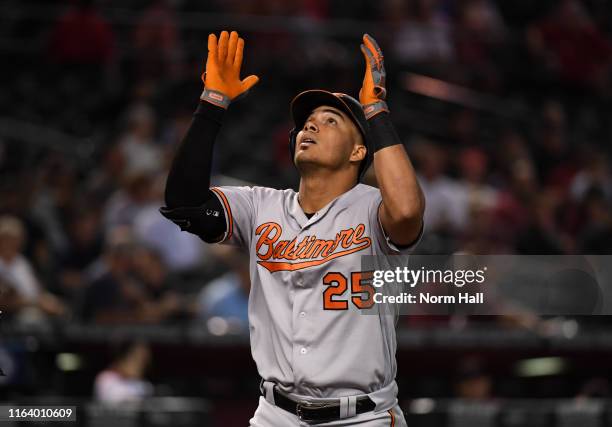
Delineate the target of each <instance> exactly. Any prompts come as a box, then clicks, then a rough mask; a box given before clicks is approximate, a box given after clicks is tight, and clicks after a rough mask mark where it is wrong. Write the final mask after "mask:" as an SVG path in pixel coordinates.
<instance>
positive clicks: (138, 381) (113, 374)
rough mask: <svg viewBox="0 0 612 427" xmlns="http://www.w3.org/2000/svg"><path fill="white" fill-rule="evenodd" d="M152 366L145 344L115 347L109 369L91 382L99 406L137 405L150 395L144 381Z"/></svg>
mask: <svg viewBox="0 0 612 427" xmlns="http://www.w3.org/2000/svg"><path fill="white" fill-rule="evenodd" d="M150 364H151V349H150V347H149V345H148V344H147V343H145V342H133V341H129V342H128V341H126V342H120V343H118V344H115V354H114V355H113V360H112V362H111V364H110V366H109V367H108V368H106V369H104V370H103V371H102V372H100V373H99V374H98V375H97V376H96V379H95V382H94V398H95V399H96V400H98V401H100V402H102V403H108V404H117V403H124V402H139V401H142V400H143V399H145V398H147V397H149V396H152V395H153V385H152V384H151V383H150V382H148V381H146V380H145V379H144V375H145V372H146V369H147V368H148V366H149V365H150Z"/></svg>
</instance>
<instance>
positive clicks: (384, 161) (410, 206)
mask: <svg viewBox="0 0 612 427" xmlns="http://www.w3.org/2000/svg"><path fill="white" fill-rule="evenodd" d="M361 51H362V52H363V55H364V57H365V61H366V70H365V76H364V79H363V86H362V88H361V90H360V91H359V101H360V102H361V104H362V106H363V109H364V112H365V115H366V118H367V119H368V124H369V125H370V135H371V140H372V145H373V146H374V170H375V172H376V180H377V181H378V185H379V187H380V192H381V194H382V200H383V201H382V204H381V205H380V208H379V217H380V222H381V223H382V226H383V228H384V230H385V233H386V234H387V235H388V236H389V238H390V239H391V241H392V242H393V243H395V244H397V245H402V246H403V245H410V244H412V243H413V242H414V241H415V240H416V239H417V238H418V236H419V233H420V232H421V229H422V227H423V213H424V212H425V197H424V196H423V192H422V190H421V187H420V186H419V183H418V181H417V178H416V174H415V172H414V168H413V167H412V163H411V162H410V159H409V158H408V154H407V153H406V150H405V149H404V145H403V144H402V142H401V140H400V138H399V137H398V135H397V132H396V131H395V128H394V127H393V124H392V123H391V119H390V117H389V109H388V108H387V104H386V103H385V101H384V100H385V97H386V89H385V68H384V63H383V54H382V51H381V50H380V47H378V44H377V43H376V41H375V40H374V39H373V38H372V37H370V36H369V35H367V34H365V35H364V36H363V44H362V45H361Z"/></svg>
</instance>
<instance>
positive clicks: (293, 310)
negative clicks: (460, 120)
mask: <svg viewBox="0 0 612 427" xmlns="http://www.w3.org/2000/svg"><path fill="white" fill-rule="evenodd" d="M213 191H214V192H215V194H216V195H217V197H218V198H219V199H220V201H221V203H222V204H223V206H224V209H225V213H226V219H227V231H226V233H225V236H224V237H223V240H222V242H224V243H229V244H234V245H238V246H241V247H243V248H245V249H246V250H248V251H249V253H250V255H251V256H250V275H251V292H250V295H249V323H250V338H251V351H252V354H253V358H254V360H255V363H256V364H257V369H258V371H259V374H260V375H261V376H262V378H263V379H264V380H266V381H270V382H274V383H276V384H278V386H279V387H280V388H281V389H282V390H283V391H284V392H286V393H288V394H290V395H292V396H294V397H296V398H331V397H343V396H351V395H361V394H368V395H369V396H370V398H371V399H372V400H373V401H374V402H375V403H376V405H377V406H376V411H380V410H387V409H389V408H392V407H393V406H394V405H395V404H396V396H397V385H396V383H395V375H396V362H395V350H396V335H395V323H396V318H395V317H394V316H389V315H380V316H379V315H362V314H360V310H363V309H367V308H368V307H370V306H371V305H372V293H373V291H374V288H373V287H372V286H371V284H369V283H368V280H367V279H368V278H367V277H365V276H366V275H365V274H363V273H362V272H361V271H360V269H361V258H360V257H361V256H362V255H384V254H406V253H408V252H410V251H411V249H412V247H410V248H405V249H402V250H401V251H400V250H399V249H398V248H397V247H396V246H394V245H393V243H391V242H390V240H389V239H388V238H387V237H386V236H385V233H384V231H383V229H382V225H381V224H380V220H379V218H378V208H379V206H380V203H381V201H382V197H381V194H380V191H379V190H378V189H376V188H374V187H370V186H367V185H363V184H358V185H356V186H355V187H353V188H352V189H351V190H349V191H347V192H346V193H344V194H342V195H341V196H339V197H338V198H336V199H335V200H333V201H332V202H330V203H329V204H328V205H327V206H325V207H324V208H322V209H321V210H320V211H318V212H317V213H316V214H314V215H313V216H312V217H311V218H310V219H308V218H307V217H306V215H305V214H304V212H303V210H302V208H301V207H300V204H299V203H298V194H297V193H296V192H295V191H293V190H275V189H271V188H263V187H218V188H213Z"/></svg>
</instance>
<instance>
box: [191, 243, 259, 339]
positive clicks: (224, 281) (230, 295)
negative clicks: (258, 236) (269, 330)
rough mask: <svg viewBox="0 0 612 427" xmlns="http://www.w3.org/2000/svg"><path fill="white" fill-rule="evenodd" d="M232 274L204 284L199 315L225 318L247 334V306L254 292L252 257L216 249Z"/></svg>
mask: <svg viewBox="0 0 612 427" xmlns="http://www.w3.org/2000/svg"><path fill="white" fill-rule="evenodd" d="M215 250H218V256H219V257H220V258H221V259H222V260H223V262H224V263H225V264H227V266H229V267H230V271H229V272H227V273H225V274H224V275H222V276H221V277H218V278H217V279H215V280H213V281H212V282H210V283H208V284H206V285H204V287H203V288H202V290H201V291H200V293H199V295H198V298H197V306H196V307H195V310H196V315H197V317H198V318H200V319H208V318H211V317H222V318H224V319H226V320H227V321H228V322H235V323H236V325H237V327H238V329H240V330H242V331H245V332H246V331H248V328H249V318H248V303H249V291H250V289H251V278H250V276H249V257H248V256H247V255H246V254H243V253H242V252H239V251H237V250H236V249H234V248H228V249H226V248H215Z"/></svg>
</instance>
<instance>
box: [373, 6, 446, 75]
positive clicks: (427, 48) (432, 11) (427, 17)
mask: <svg viewBox="0 0 612 427" xmlns="http://www.w3.org/2000/svg"><path fill="white" fill-rule="evenodd" d="M385 9H387V13H388V19H389V20H391V22H392V23H393V22H395V25H396V27H397V28H396V34H395V37H394V38H393V52H394V53H395V55H396V57H397V60H398V61H400V62H401V63H406V64H420V65H425V66H426V65H428V64H430V65H434V64H437V63H443V64H444V63H447V62H449V61H451V60H452V59H453V56H454V47H453V43H452V40H451V34H450V31H451V28H450V25H451V24H450V23H449V22H448V19H447V17H446V16H444V15H442V14H441V13H440V10H439V8H438V0H416V1H414V2H406V1H397V0H389V1H387V6H386V7H385Z"/></svg>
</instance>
